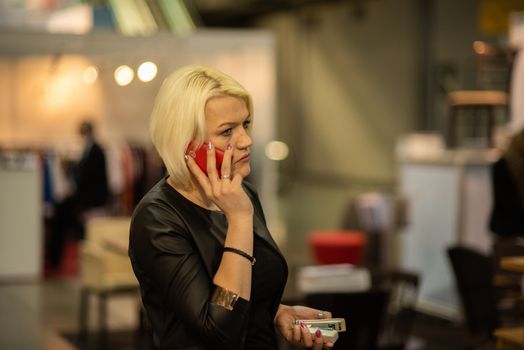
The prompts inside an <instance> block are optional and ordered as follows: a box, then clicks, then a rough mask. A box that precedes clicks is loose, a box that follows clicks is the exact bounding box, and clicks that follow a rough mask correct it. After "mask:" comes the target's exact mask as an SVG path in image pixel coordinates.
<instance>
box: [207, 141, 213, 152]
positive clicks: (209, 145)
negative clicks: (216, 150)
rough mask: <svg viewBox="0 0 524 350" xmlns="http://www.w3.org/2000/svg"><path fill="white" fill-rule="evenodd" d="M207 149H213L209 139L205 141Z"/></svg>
mask: <svg viewBox="0 0 524 350" xmlns="http://www.w3.org/2000/svg"><path fill="white" fill-rule="evenodd" d="M207 149H209V150H211V149H213V144H212V143H211V141H209V142H208V143H207Z"/></svg>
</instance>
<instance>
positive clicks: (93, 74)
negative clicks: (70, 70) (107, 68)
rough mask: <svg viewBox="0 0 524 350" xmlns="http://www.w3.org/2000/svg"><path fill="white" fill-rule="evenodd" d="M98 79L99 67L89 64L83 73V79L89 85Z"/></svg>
mask: <svg viewBox="0 0 524 350" xmlns="http://www.w3.org/2000/svg"><path fill="white" fill-rule="evenodd" d="M96 79H98V69H96V67H94V66H89V67H87V68H86V69H84V71H83V73H82V80H83V81H84V83H86V84H87V85H91V84H94V83H95V81H96Z"/></svg>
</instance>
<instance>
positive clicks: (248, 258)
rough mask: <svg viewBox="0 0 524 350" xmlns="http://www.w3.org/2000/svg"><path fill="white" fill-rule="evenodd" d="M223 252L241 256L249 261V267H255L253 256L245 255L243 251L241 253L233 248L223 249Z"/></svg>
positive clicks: (255, 260)
mask: <svg viewBox="0 0 524 350" xmlns="http://www.w3.org/2000/svg"><path fill="white" fill-rule="evenodd" d="M224 252H230V253H235V254H238V255H240V256H243V257H244V258H246V259H247V260H249V262H250V263H251V265H255V263H256V262H257V259H255V257H254V256H251V255H249V254H248V253H246V252H244V251H242V250H240V249H236V248H233V247H224Z"/></svg>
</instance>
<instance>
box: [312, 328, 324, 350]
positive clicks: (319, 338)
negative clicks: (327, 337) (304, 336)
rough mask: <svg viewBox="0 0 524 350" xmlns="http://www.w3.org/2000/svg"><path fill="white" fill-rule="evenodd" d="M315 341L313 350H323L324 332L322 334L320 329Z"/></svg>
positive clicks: (315, 335)
mask: <svg viewBox="0 0 524 350" xmlns="http://www.w3.org/2000/svg"><path fill="white" fill-rule="evenodd" d="M314 339H315V340H314V341H313V349H314V350H320V349H322V347H323V345H324V341H323V339H322V332H320V329H317V331H316V332H315V334H314Z"/></svg>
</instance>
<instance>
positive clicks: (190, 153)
mask: <svg viewBox="0 0 524 350" xmlns="http://www.w3.org/2000/svg"><path fill="white" fill-rule="evenodd" d="M187 154H188V155H189V156H190V157H191V158H195V157H196V153H195V151H189V152H188V153H187Z"/></svg>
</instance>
